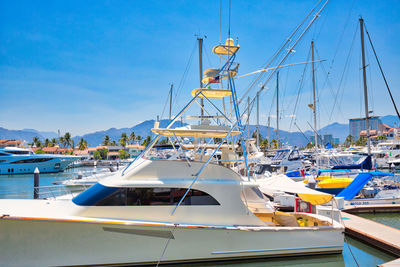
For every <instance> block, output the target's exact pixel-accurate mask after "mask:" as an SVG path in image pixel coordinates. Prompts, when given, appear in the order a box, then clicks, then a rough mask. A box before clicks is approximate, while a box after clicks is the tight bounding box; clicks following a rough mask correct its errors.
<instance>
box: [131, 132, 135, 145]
mask: <svg viewBox="0 0 400 267" xmlns="http://www.w3.org/2000/svg"><path fill="white" fill-rule="evenodd" d="M135 141H136V135H135V132H131V134H130V135H129V142H130V143H131V144H133V143H134V142H135Z"/></svg>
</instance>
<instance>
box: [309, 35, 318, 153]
mask: <svg viewBox="0 0 400 267" xmlns="http://www.w3.org/2000/svg"><path fill="white" fill-rule="evenodd" d="M311 57H312V58H311V64H312V85H313V113H314V142H315V152H317V149H318V133H317V101H316V93H315V68H314V41H311Z"/></svg>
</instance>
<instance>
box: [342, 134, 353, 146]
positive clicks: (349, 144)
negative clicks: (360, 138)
mask: <svg viewBox="0 0 400 267" xmlns="http://www.w3.org/2000/svg"><path fill="white" fill-rule="evenodd" d="M344 142H345V143H346V144H347V145H348V146H351V145H353V144H354V137H353V136H352V135H351V134H349V135H348V136H347V137H346V140H345V141H344Z"/></svg>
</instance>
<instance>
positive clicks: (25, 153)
mask: <svg viewBox="0 0 400 267" xmlns="http://www.w3.org/2000/svg"><path fill="white" fill-rule="evenodd" d="M7 152H8V153H11V154H16V155H28V154H29V151H19V150H16V151H7Z"/></svg>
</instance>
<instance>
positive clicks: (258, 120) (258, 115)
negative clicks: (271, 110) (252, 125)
mask: <svg viewBox="0 0 400 267" xmlns="http://www.w3.org/2000/svg"><path fill="white" fill-rule="evenodd" d="M259 109H260V106H259V94H258V93H257V137H256V138H257V148H258V147H260V114H259V113H260V110H259Z"/></svg>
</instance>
